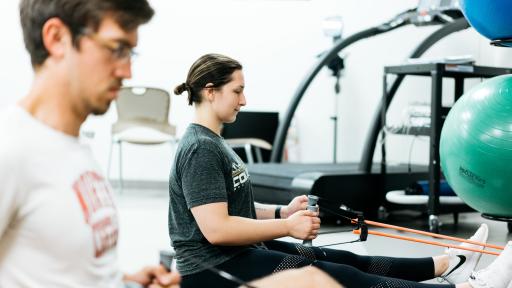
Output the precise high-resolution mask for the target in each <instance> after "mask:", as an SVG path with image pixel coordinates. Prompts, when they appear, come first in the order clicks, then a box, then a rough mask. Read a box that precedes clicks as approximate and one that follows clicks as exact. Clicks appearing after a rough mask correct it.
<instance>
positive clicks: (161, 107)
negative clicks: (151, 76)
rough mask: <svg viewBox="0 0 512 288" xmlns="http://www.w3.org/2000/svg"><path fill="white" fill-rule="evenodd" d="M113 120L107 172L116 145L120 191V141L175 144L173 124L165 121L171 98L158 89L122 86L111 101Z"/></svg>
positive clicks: (121, 179) (167, 117)
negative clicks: (113, 101) (114, 107)
mask: <svg viewBox="0 0 512 288" xmlns="http://www.w3.org/2000/svg"><path fill="white" fill-rule="evenodd" d="M115 105H116V110H117V122H115V123H114V124H113V125H112V132H111V134H112V142H111V143H110V153H109V159H108V168H107V175H108V177H110V168H111V161H112V148H113V146H114V144H118V145H119V149H118V150H119V187H120V191H122V190H123V169H122V166H123V162H122V158H123V154H122V144H123V142H126V143H131V144H139V145H157V144H163V143H171V144H175V143H176V142H177V138H176V127H175V126H174V125H171V124H170V123H169V110H170V106H171V97H170V95H169V93H168V92H167V91H165V90H162V89H157V88H148V87H123V88H121V90H120V91H119V95H118V97H117V100H116V101H115Z"/></svg>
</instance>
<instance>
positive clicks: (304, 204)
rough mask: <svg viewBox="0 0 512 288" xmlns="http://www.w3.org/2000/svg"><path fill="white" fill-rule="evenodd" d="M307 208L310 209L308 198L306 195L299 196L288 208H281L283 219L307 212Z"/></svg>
mask: <svg viewBox="0 0 512 288" xmlns="http://www.w3.org/2000/svg"><path fill="white" fill-rule="evenodd" d="M306 208H308V197H307V196H306V195H301V196H297V197H295V198H293V199H292V201H290V203H289V204H288V205H287V206H283V208H281V218H283V219H286V218H288V217H290V215H292V214H293V213H295V212H297V211H300V210H306Z"/></svg>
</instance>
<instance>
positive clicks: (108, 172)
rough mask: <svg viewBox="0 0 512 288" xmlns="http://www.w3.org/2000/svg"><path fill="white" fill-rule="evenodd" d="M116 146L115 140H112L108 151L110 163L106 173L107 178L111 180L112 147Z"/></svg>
mask: <svg viewBox="0 0 512 288" xmlns="http://www.w3.org/2000/svg"><path fill="white" fill-rule="evenodd" d="M113 146H114V141H110V150H109V152H108V164H107V175H105V178H107V179H108V180H109V181H110V168H111V165H112V147H113Z"/></svg>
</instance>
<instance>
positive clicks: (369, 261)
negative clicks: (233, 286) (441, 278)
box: [265, 240, 442, 281]
mask: <svg viewBox="0 0 512 288" xmlns="http://www.w3.org/2000/svg"><path fill="white" fill-rule="evenodd" d="M265 245H266V246H267V247H268V248H269V249H271V250H275V251H280V252H284V253H287V254H294V255H301V256H303V257H306V258H308V259H311V260H320V261H326V262H333V263H337V264H344V265H349V266H352V267H354V268H357V269H358V270H361V271H362V272H366V273H370V274H375V275H380V276H386V277H393V278H400V279H404V280H410V281H425V280H429V279H432V278H434V277H435V276H436V274H435V272H436V271H435V267H434V261H433V258H431V257H428V258H395V257H382V256H361V255H357V254H354V253H352V252H348V251H344V250H335V249H328V248H318V247H306V246H303V245H301V244H294V243H288V242H283V241H277V240H273V241H268V242H265ZM438 262H439V263H442V259H440V260H439V261H438Z"/></svg>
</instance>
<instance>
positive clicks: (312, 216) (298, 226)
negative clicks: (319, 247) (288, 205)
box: [286, 210, 320, 240]
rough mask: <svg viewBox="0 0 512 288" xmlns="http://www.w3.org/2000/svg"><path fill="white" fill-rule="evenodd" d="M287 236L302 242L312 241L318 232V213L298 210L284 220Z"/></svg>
mask: <svg viewBox="0 0 512 288" xmlns="http://www.w3.org/2000/svg"><path fill="white" fill-rule="evenodd" d="M286 224H287V227H288V235H289V236H292V237H293V238H297V239H302V240H312V239H315V238H316V236H317V235H318V230H320V218H318V212H313V211H308V210H300V211H297V212H295V213H294V214H292V215H291V216H290V217H288V218H287V219H286Z"/></svg>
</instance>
